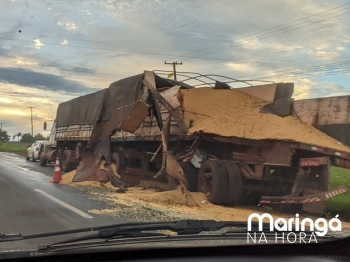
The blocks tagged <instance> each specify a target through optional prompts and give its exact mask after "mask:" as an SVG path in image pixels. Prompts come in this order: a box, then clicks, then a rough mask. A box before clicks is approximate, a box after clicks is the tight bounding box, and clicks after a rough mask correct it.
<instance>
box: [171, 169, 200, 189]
mask: <svg viewBox="0 0 350 262" xmlns="http://www.w3.org/2000/svg"><path fill="white" fill-rule="evenodd" d="M181 168H182V170H183V171H184V173H185V180H186V183H185V186H186V189H187V190H188V191H190V192H197V191H198V170H197V168H195V167H194V166H193V165H192V164H191V162H183V163H182V164H181ZM179 184H180V183H179V181H178V180H177V179H176V178H174V177H172V176H170V175H169V177H168V185H169V188H170V190H175V189H176V188H177V187H178V186H179Z"/></svg>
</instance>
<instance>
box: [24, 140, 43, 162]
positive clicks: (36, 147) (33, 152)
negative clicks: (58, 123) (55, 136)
mask: <svg viewBox="0 0 350 262" xmlns="http://www.w3.org/2000/svg"><path fill="white" fill-rule="evenodd" d="M43 146H44V141H42V140H37V141H35V142H34V143H33V144H32V145H31V146H30V147H28V148H27V155H26V160H30V159H31V160H32V161H33V162H35V161H36V160H38V159H40V155H41V152H42V151H43Z"/></svg>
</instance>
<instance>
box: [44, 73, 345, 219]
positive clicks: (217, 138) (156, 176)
mask: <svg viewBox="0 0 350 262" xmlns="http://www.w3.org/2000/svg"><path fill="white" fill-rule="evenodd" d="M167 74H168V72H165V71H144V72H143V73H142V74H139V75H135V76H131V77H128V78H125V79H122V80H118V81H116V82H114V83H112V84H111V85H110V86H109V87H108V88H106V89H102V90H101V91H98V92H95V93H93V94H88V95H85V96H81V97H78V98H75V99H72V100H70V101H67V102H64V103H61V104H59V106H58V109H57V114H56V119H55V122H54V124H53V126H52V129H51V134H50V139H49V141H47V142H46V143H45V147H44V152H43V153H42V154H41V159H40V164H41V165H45V164H46V163H47V162H53V161H54V160H55V159H56V157H58V158H59V159H60V163H61V167H62V170H63V171H66V172H68V171H70V170H72V169H75V168H76V170H77V172H76V175H75V177H74V179H73V182H79V181H85V180H94V181H101V182H107V181H112V183H113V184H114V185H120V184H122V185H137V184H138V183H139V182H140V181H141V180H142V179H149V180H159V181H162V182H165V183H167V184H168V188H169V189H175V188H176V187H178V186H179V185H181V186H182V187H183V188H185V189H186V190H188V191H193V192H196V191H200V192H203V193H204V194H205V196H206V197H207V199H208V200H209V202H211V203H213V204H218V205H227V206H232V205H236V204H252V203H260V204H261V205H270V206H273V207H274V208H277V209H282V210H285V211H293V212H294V211H297V210H303V211H307V212H311V213H317V214H319V213H323V211H324V204H325V201H326V200H327V199H329V198H331V197H336V196H337V195H340V194H343V193H345V192H346V191H347V188H346V187H345V186H341V187H339V188H332V189H331V188H330V187H329V182H330V166H331V165H332V166H338V167H342V168H350V148H349V147H347V146H346V145H343V144H342V143H341V142H339V141H337V140H335V139H334V138H332V137H330V136H328V135H326V134H325V133H323V132H321V131H319V130H318V129H316V128H315V127H313V126H311V125H309V124H308V123H305V122H303V121H301V120H300V119H299V117H298V115H297V114H296V113H295V108H294V100H293V99H292V95H293V92H294V84H293V83H273V82H269V83H263V84H260V85H254V84H253V83H252V82H250V81H244V80H237V79H232V78H229V77H223V76H217V75H201V74H195V73H177V77H178V79H179V80H177V81H175V80H170V79H167V78H166V77H162V75H167ZM242 85H245V86H244V87H241V86H242ZM237 86H238V87H237ZM233 87H234V88H233ZM44 129H47V124H46V123H44ZM102 159H104V160H105V161H106V163H107V166H108V165H109V164H111V163H114V164H115V166H116V172H114V174H116V175H113V174H112V173H111V172H108V171H106V170H101V169H99V168H98V166H99V163H100V161H101V160H102ZM111 174H112V175H111Z"/></svg>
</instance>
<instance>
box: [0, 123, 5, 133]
mask: <svg viewBox="0 0 350 262" xmlns="http://www.w3.org/2000/svg"><path fill="white" fill-rule="evenodd" d="M3 124H4V123H0V132H1V131H2V125H3Z"/></svg>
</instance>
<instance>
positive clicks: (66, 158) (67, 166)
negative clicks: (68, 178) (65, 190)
mask: <svg viewBox="0 0 350 262" xmlns="http://www.w3.org/2000/svg"><path fill="white" fill-rule="evenodd" d="M70 159H71V152H70V150H68V149H67V150H64V151H63V154H62V163H61V168H62V171H64V172H70V171H72V170H73V169H74V164H73V163H71V162H70Z"/></svg>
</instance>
